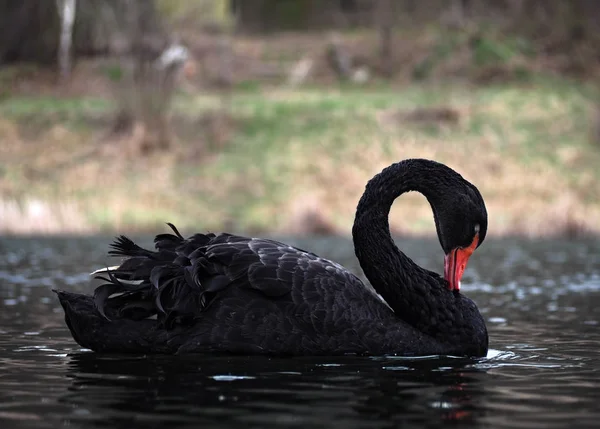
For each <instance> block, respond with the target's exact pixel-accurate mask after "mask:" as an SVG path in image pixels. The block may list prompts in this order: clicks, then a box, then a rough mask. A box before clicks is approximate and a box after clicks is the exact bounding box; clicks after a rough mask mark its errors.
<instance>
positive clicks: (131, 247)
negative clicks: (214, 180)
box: [92, 224, 214, 327]
mask: <svg viewBox="0 0 600 429" xmlns="http://www.w3.org/2000/svg"><path fill="white" fill-rule="evenodd" d="M168 225H169V226H170V227H171V229H172V230H173V232H174V234H159V235H157V236H156V238H155V240H154V243H155V247H156V251H150V250H147V249H144V248H142V247H140V246H138V245H137V244H135V243H134V242H133V241H132V240H131V239H129V238H128V237H126V236H119V237H117V238H116V239H115V242H114V243H112V244H111V248H112V250H111V251H110V252H109V254H110V255H115V256H125V257H126V259H125V260H124V261H123V262H122V263H121V265H119V266H114V267H107V268H103V269H100V270H97V271H95V272H94V273H92V274H93V275H95V276H96V278H97V279H101V280H103V281H104V282H106V283H104V284H102V285H100V286H98V287H97V288H96V290H95V292H94V304H95V306H96V308H97V310H98V312H99V313H100V315H102V316H103V317H104V318H106V319H108V317H107V313H108V314H115V315H116V317H141V316H142V315H146V317H149V316H153V315H157V316H158V317H157V319H158V322H159V324H161V325H164V326H167V327H168V326H171V325H172V324H173V322H174V321H177V322H181V321H184V320H191V319H193V318H194V317H195V316H197V313H198V312H200V311H202V309H203V308H204V307H205V304H206V297H205V296H204V292H205V291H206V290H205V288H204V285H203V284H202V283H201V282H200V278H198V277H197V276H194V275H192V273H191V272H190V270H191V268H192V262H191V261H190V254H191V253H192V252H194V251H195V250H196V249H198V248H199V247H202V246H203V245H207V244H208V243H209V242H210V240H211V239H212V238H213V237H214V234H207V235H203V234H197V235H195V236H193V237H191V238H190V239H187V240H186V239H184V238H183V237H182V235H181V234H180V233H179V231H178V230H177V228H175V226H174V225H172V224H168ZM107 308H108V309H110V311H108V312H107Z"/></svg>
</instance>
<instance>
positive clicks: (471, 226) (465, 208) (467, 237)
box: [434, 176, 487, 291]
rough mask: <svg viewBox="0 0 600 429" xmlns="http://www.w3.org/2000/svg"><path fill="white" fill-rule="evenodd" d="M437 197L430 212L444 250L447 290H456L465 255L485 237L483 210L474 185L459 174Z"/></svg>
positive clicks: (464, 263)
mask: <svg viewBox="0 0 600 429" xmlns="http://www.w3.org/2000/svg"><path fill="white" fill-rule="evenodd" d="M459 177H460V176H459ZM441 200H442V201H440V205H438V206H437V207H436V209H435V210H434V211H435V218H436V227H437V231H438V237H439V239H440V244H441V245H442V249H443V250H444V253H445V257H444V278H445V279H446V280H447V281H448V288H449V289H450V290H453V291H458V290H460V280H461V278H462V275H463V273H464V271H465V268H466V267H467V262H468V260H469V258H470V257H471V255H472V254H473V252H474V251H475V249H477V248H478V247H479V246H481V244H482V243H483V240H485V234H486V232H487V211H486V209H485V203H484V202H483V198H482V197H481V194H480V193H479V191H478V190H477V188H476V187H475V186H473V185H472V184H471V183H469V182H467V181H466V180H464V179H463V178H462V177H460V182H459V183H454V184H453V185H452V188H451V189H448V192H447V193H446V194H445V195H444V197H443V198H442V199H441Z"/></svg>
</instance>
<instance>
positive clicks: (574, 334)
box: [0, 237, 600, 428]
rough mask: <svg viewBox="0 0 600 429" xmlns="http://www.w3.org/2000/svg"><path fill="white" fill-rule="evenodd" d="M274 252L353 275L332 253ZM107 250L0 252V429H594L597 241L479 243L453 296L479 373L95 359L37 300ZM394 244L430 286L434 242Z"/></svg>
mask: <svg viewBox="0 0 600 429" xmlns="http://www.w3.org/2000/svg"><path fill="white" fill-rule="evenodd" d="M287 241H288V242H290V243H293V244H296V245H299V246H301V247H304V248H307V249H310V250H313V251H316V252H317V253H319V254H321V255H322V256H326V257H329V258H331V259H335V260H337V261H339V262H341V263H343V264H344V265H346V266H347V267H348V268H350V269H353V270H357V268H358V267H357V263H356V261H355V259H354V256H353V251H352V247H351V243H350V241H348V240H343V239H318V240H292V239H290V240H287ZM109 242H110V238H109V237H93V238H60V239H59V238H44V239H33V238H31V239H18V238H6V237H4V238H0V427H2V428H26V427H32V428H34V427H35V428H45V427H52V428H54V427H73V428H84V427H85V428H87V427H108V428H120V427H123V428H131V427H161V428H162V427H169V428H175V427H178V428H179V427H190V428H191V427H256V428H269V427H302V428H306V427H310V428H321V427H334V426H335V427H342V428H355V427H356V428H358V427H360V428H368V427H374V428H375V427H377V428H381V427H390V428H391V427H400V426H402V427H419V428H424V427H439V426H443V425H453V426H454V425H462V426H469V427H482V428H501V427H506V428H555V427H556V428H559V427H574V428H583V427H599V426H598V425H599V424H600V423H599V422H600V400H599V399H598V398H599V397H600V361H599V359H598V357H599V351H600V242H598V241H530V242H525V241H517V240H508V239H505V240H498V239H494V238H493V237H490V238H488V240H487V241H486V243H485V244H484V246H483V247H482V248H480V249H479V250H478V251H477V252H476V253H475V255H474V256H473V258H472V259H471V261H470V263H469V267H468V268H467V271H466V273H465V276H464V278H463V285H462V291H463V293H465V294H467V295H468V296H470V297H471V298H473V299H474V300H475V301H476V302H477V304H478V305H479V308H480V309H481V311H482V313H483V314H484V316H485V317H486V320H487V323H488V329H489V333H490V347H491V350H490V353H489V355H488V357H487V358H485V359H481V360H465V359H452V358H436V357H429V358H421V359H402V358H397V357H377V358H367V357H345V358H339V357H336V358H301V359H298V358H285V359H274V358H264V357H223V356H182V357H167V356H101V355H96V354H94V353H91V352H89V351H86V350H82V349H81V348H80V347H79V346H78V345H77V344H76V343H75V342H74V341H73V340H72V339H71V336H70V334H69V332H68V330H67V328H66V326H65V324H64V321H63V313H62V310H61V309H60V307H59V304H58V301H57V300H56V299H55V297H54V294H53V293H52V292H51V289H52V288H63V289H68V290H72V291H80V292H81V291H88V292H91V291H92V289H93V286H92V284H91V283H90V280H89V278H88V275H87V273H88V272H90V271H92V270H93V269H95V268H98V267H102V266H106V265H107V264H111V262H114V260H111V259H109V258H107V257H106V256H105V252H106V250H107V245H108V243H109ZM142 242H143V243H145V244H148V243H149V242H150V239H149V238H147V237H146V238H145V239H143V240H142ZM398 244H399V245H400V247H401V248H403V249H404V250H405V251H406V253H408V254H409V255H411V256H413V258H414V259H415V260H416V262H418V263H420V264H421V265H423V266H425V267H427V268H430V269H434V270H436V271H438V272H439V271H441V269H442V260H443V254H442V252H441V250H440V248H439V244H438V243H437V241H435V240H399V241H398Z"/></svg>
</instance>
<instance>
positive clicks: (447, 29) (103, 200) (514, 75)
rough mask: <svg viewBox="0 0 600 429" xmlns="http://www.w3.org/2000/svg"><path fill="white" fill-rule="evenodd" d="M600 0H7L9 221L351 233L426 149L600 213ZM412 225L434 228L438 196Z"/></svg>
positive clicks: (60, 230) (5, 203)
mask: <svg viewBox="0 0 600 429" xmlns="http://www.w3.org/2000/svg"><path fill="white" fill-rule="evenodd" d="M599 19H600V2H597V1H594V0H571V1H568V2H567V1H561V0H452V1H451V0H423V1H416V0H320V1H317V0H243V1H242V0H237V1H235V0H155V1H151V0H94V1H92V0H57V1H38V0H0V233H3V234H42V233H43V234H46V233H52V234H64V233H69V234H70V233H85V234H88V233H97V232H113V231H116V230H119V231H121V232H125V231H136V232H147V231H153V232H154V231H156V230H157V229H159V230H163V229H165V227H164V223H165V222H167V221H169V222H173V223H175V224H176V225H177V226H178V227H179V228H180V230H181V231H182V232H183V233H184V234H187V233H191V232H193V231H196V230H198V231H206V230H215V231H218V230H228V231H233V232H242V233H245V234H258V233H263V234H281V233H283V234H294V235H315V234H339V235H349V233H350V228H351V225H352V221H353V217H354V210H355V208H356V203H357V201H358V199H359V197H360V195H361V193H362V191H363V189H364V185H365V184H366V182H367V180H368V179H370V178H371V177H372V176H373V175H374V174H376V173H378V172H379V171H380V170H381V169H382V168H384V167H385V166H387V165H389V164H391V163H393V162H396V161H399V160H401V159H404V158H409V157H426V158H431V159H435V160H437V161H440V162H443V163H446V164H448V165H449V166H451V167H453V168H454V169H456V170H457V171H459V172H460V173H461V174H463V176H465V177H466V178H467V179H469V180H471V181H472V182H473V183H474V184H476V186H478V188H479V189H480V190H481V192H482V194H483V196H484V198H485V200H486V203H487V207H488V212H489V215H490V227H489V234H490V235H519V236H527V237H533V236H558V237H576V236H582V235H586V234H592V233H597V232H598V231H600V180H599V178H600V168H599V166H600V80H599V79H600V31H599V30H600V26H599V25H598V21H599ZM390 224H391V227H392V229H393V232H395V233H397V234H401V235H402V234H405V235H411V234H412V235H421V234H433V233H434V232H435V228H434V224H433V221H432V215H431V210H430V208H429V205H428V204H427V202H426V201H425V199H424V198H423V197H422V196H420V195H407V196H403V197H402V198H401V199H400V200H399V201H398V202H397V203H396V205H395V207H394V209H393V211H392V214H391V219H390Z"/></svg>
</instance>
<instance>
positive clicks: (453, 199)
mask: <svg viewBox="0 0 600 429" xmlns="http://www.w3.org/2000/svg"><path fill="white" fill-rule="evenodd" d="M436 186H437V189H436ZM409 190H418V191H421V192H422V193H424V194H425V196H426V197H427V198H428V200H429V202H430V203H431V205H432V207H433V209H434V217H435V219H436V225H437V227H438V235H439V236H440V242H441V243H442V247H443V248H444V251H445V253H446V255H447V259H448V260H450V262H448V263H447V269H448V270H449V271H448V272H450V274H448V275H447V277H448V280H449V282H448V281H447V280H445V279H444V278H442V277H440V276H439V275H438V274H436V273H433V272H431V271H428V270H425V269H422V268H420V267H418V266H417V265H416V264H414V263H413V262H412V261H411V260H410V259H409V258H408V257H406V256H405V255H404V254H403V253H402V252H400V251H399V250H398V248H397V247H396V246H395V245H394V243H393V241H392V239H391V237H390V234H389V228H388V224H387V216H388V213H389V208H390V206H391V204H392V202H393V200H394V199H395V198H396V197H397V196H398V195H399V194H401V193H403V192H406V191H409ZM443 191H446V192H443ZM452 193H454V194H452ZM457 202H460V203H464V204H463V205H462V206H461V207H462V208H461V207H458V206H456V204H457ZM453 204H454V205H453ZM465 225H466V226H465ZM486 228H487V215H486V213H485V207H484V206H483V200H482V199H481V196H480V195H479V192H478V191H477V190H476V188H475V187H474V186H473V185H471V184H470V183H468V182H466V181H465V180H464V179H462V177H461V176H460V175H458V174H457V173H455V172H454V171H453V170H451V169H449V168H448V167H445V166H443V165H442V164H438V163H435V162H432V161H425V160H407V161H403V162H401V163H398V164H394V165H393V166H391V167H389V168H388V169H386V170H384V171H383V172H382V173H381V174H379V175H377V176H375V178H374V179H373V180H371V181H370V182H369V184H368V185H367V189H366V191H365V194H364V195H363V198H362V199H361V202H360V203H359V206H358V209H357V215H356V221H355V225H354V228H353V235H354V241H355V250H356V254H357V257H358V258H359V261H360V262H361V265H362V267H363V270H364V271H365V274H366V276H367V278H368V279H369V280H370V281H371V284H372V285H373V287H374V288H375V290H376V291H377V292H378V293H379V294H380V295H381V296H382V297H383V299H385V302H384V301H383V300H382V299H381V297H380V296H379V295H377V294H375V293H373V291H372V290H371V289H369V288H367V287H365V285H364V284H363V283H362V282H361V281H360V280H359V279H358V278H357V277H356V276H355V275H354V274H352V273H351V272H349V271H348V270H346V269H345V268H344V267H342V266H341V265H339V264H337V263H335V262H331V261H329V260H326V259H323V258H320V257H318V256H317V255H315V254H313V253H310V252H306V251H304V250H301V249H298V248H295V247H291V246H288V245H286V244H283V243H279V242H276V241H272V240H266V239H260V238H246V237H240V236H235V235H230V234H218V235H215V234H196V235H194V236H192V237H190V238H188V239H184V238H183V237H181V235H179V233H178V232H177V230H176V229H174V228H173V229H174V232H175V234H174V235H173V234H162V235H159V236H157V237H156V240H155V242H156V248H157V250H156V252H150V251H148V250H144V249H142V248H140V247H138V246H137V245H135V244H134V243H133V242H131V241H130V240H129V239H127V238H125V237H120V238H119V239H118V240H117V241H116V242H115V244H113V248H114V250H113V252H112V253H113V254H115V255H124V256H127V257H129V259H127V260H126V261H125V262H124V263H123V264H121V265H120V266H119V267H116V268H113V269H107V270H104V271H106V273H105V275H106V280H108V283H107V284H105V285H103V286H100V287H99V288H98V289H96V293H95V297H94V298H92V297H90V296H86V295H79V294H71V293H67V292H58V294H59V298H60V300H61V303H62V305H63V308H64V309H65V316H66V321H67V325H68V326H69V328H70V330H71V332H72V334H73V337H74V338H75V340H76V341H77V342H78V343H79V344H81V345H82V346H84V347H87V348H90V349H92V350H95V351H103V352H137V353H183V352H230V353H243V354H256V353H260V354H284V355H338V354H347V353H358V354H376V355H380V354H399V355H430V354H450V355H463V356H483V355H485V354H486V353H487V347H488V336H487V330H486V327H485V323H484V320H483V318H482V317H481V315H480V314H479V311H478V310H477V307H476V305H475V304H474V303H473V302H472V301H471V300H470V299H468V298H466V297H464V296H463V295H462V294H460V293H459V292H458V283H457V282H458V281H459V280H460V275H462V270H463V269H464V264H466V259H465V262H464V264H463V265H462V266H460V267H455V265H456V263H457V262H456V261H459V260H460V257H459V256H456V257H455V256H452V255H456V252H463V253H464V252H467V253H468V252H472V251H473V250H474V248H475V247H477V245H478V244H480V243H481V242H482V241H483V239H484V238H485V230H486ZM453 252H454V253H453ZM468 255H470V253H468ZM468 255H467V256H466V257H465V258H468ZM448 267H450V268H448ZM455 277H457V278H458V280H456V278H455ZM449 287H450V288H451V289H452V290H449ZM115 294H119V295H115ZM154 315H157V317H156V319H153V318H151V316H154Z"/></svg>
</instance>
